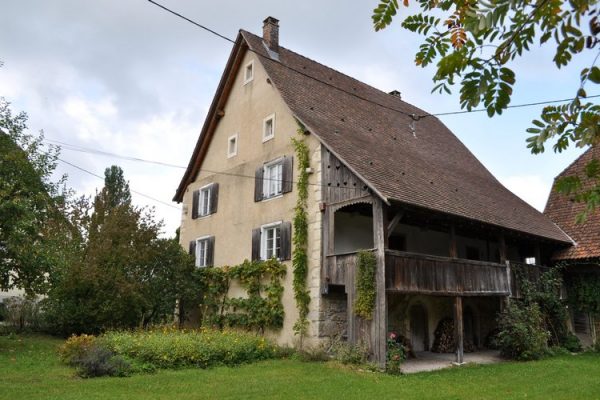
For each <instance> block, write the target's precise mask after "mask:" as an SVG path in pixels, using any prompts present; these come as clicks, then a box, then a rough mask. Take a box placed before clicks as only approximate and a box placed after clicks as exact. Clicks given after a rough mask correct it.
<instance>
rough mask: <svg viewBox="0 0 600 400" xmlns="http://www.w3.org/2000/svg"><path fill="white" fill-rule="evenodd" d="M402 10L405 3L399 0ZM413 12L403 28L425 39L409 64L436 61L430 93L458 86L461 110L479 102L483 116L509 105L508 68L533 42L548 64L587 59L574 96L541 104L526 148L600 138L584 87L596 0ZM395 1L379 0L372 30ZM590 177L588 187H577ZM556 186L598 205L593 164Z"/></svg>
mask: <svg viewBox="0 0 600 400" xmlns="http://www.w3.org/2000/svg"><path fill="white" fill-rule="evenodd" d="M403 5H404V6H406V7H408V5H409V2H408V0H404V1H403ZM418 5H419V8H420V11H421V12H419V13H417V14H414V15H408V16H406V17H404V19H403V20H402V27H403V28H405V29H407V30H409V31H411V32H415V33H418V34H420V35H422V36H423V37H424V41H423V43H422V44H421V46H420V47H419V51H418V52H417V54H416V56H415V64H416V65H418V66H421V67H426V66H428V65H430V64H433V63H436V67H437V70H436V72H435V75H434V76H433V81H434V83H435V86H434V88H433V90H432V91H438V92H440V93H442V92H447V93H450V87H451V86H453V85H455V84H459V85H460V105H461V108H464V109H467V110H472V109H473V108H475V107H478V106H480V105H483V106H484V107H485V109H486V110H487V113H488V115H489V116H490V117H492V116H494V115H496V114H501V113H502V111H503V110H505V109H506V108H507V107H508V106H509V104H510V100H511V95H512V92H513V86H514V85H515V82H516V76H515V73H514V71H513V70H512V69H511V64H512V63H513V62H514V61H515V60H517V59H518V58H520V57H522V56H525V55H526V54H527V52H528V51H529V49H530V47H531V46H533V45H534V44H535V43H536V42H537V43H539V44H540V46H556V50H555V55H554V60H553V61H554V64H555V65H556V66H557V67H558V68H561V67H564V66H566V65H568V64H569V63H570V62H571V61H572V60H573V59H574V57H575V56H578V55H586V54H587V55H589V56H591V57H590V65H589V67H587V68H584V69H583V70H582V71H581V72H580V84H579V85H578V87H576V88H573V94H574V96H575V97H574V99H573V100H572V101H570V102H568V103H565V104H562V105H552V106H548V107H545V108H544V109H543V111H542V114H541V116H540V118H539V119H534V120H533V122H532V125H533V126H532V127H531V128H529V129H528V130H527V132H529V133H530V136H529V137H528V138H527V147H528V148H530V149H531V151H532V153H534V154H537V153H541V152H543V151H544V150H545V145H546V143H547V142H549V141H550V142H552V143H553V144H552V148H553V150H554V151H555V152H561V151H563V150H565V149H566V148H567V147H569V146H570V145H571V144H574V145H575V146H577V147H588V146H594V145H596V144H597V143H598V141H599V140H600V106H599V105H598V104H595V103H594V102H592V101H589V100H588V99H587V91H586V89H587V86H588V85H590V84H592V85H593V84H595V85H597V84H600V69H599V68H598V67H597V66H596V62H597V61H598V58H599V55H600V21H599V20H598V14H599V13H600V10H599V8H598V1H597V0H570V1H566V0H479V1H463V0H418ZM399 8H400V6H399V3H398V1H397V0H379V5H378V6H377V8H375V9H374V10H373V15H372V19H373V23H374V27H375V30H380V29H383V28H385V27H387V26H388V25H390V24H391V23H392V21H393V18H394V16H395V15H396V13H397V11H398V9H399ZM590 179H591V180H592V181H593V182H595V183H594V184H593V185H584V184H583V182H585V181H589V180H590ZM557 188H558V190H560V191H561V192H564V193H566V194H574V195H575V198H576V199H577V200H580V201H584V202H585V203H586V204H587V210H588V212H589V211H591V210H593V209H594V208H595V207H597V206H598V205H600V164H599V163H598V161H597V160H594V161H592V162H591V163H590V165H589V166H588V168H587V171H586V173H585V176H581V177H570V178H567V179H564V180H562V181H560V182H557Z"/></svg>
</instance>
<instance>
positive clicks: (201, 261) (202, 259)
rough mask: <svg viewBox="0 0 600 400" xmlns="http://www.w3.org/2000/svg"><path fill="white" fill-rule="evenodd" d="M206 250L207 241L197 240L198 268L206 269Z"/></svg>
mask: <svg viewBox="0 0 600 400" xmlns="http://www.w3.org/2000/svg"><path fill="white" fill-rule="evenodd" d="M207 249H208V240H207V239H202V240H198V242H197V243H196V265H197V266H198V267H206V258H207V255H208V254H207V252H206V250H207Z"/></svg>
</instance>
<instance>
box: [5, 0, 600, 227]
mask: <svg viewBox="0 0 600 400" xmlns="http://www.w3.org/2000/svg"><path fill="white" fill-rule="evenodd" d="M377 2H378V1H377V0H369V1H366V0H364V1H356V2H354V1H352V2H350V1H328V2H324V1H313V0H303V1H301V2H286V1H281V0H279V1H271V0H269V1H267V0H258V1H252V2H240V1H232V0H221V1H219V2H214V1H206V0H204V1H202V0H201V1H198V0H196V1H192V0H179V1H176V0H163V1H162V4H164V5H165V6H167V7H169V8H172V9H174V10H176V11H177V12H179V13H181V14H183V15H185V16H187V17H189V18H190V19H193V20H195V21H197V22H199V23H202V24H204V25H206V26H208V27H209V28H211V29H213V30H215V31H217V32H219V33H221V34H223V35H225V36H227V37H229V38H233V39H234V38H235V37H236V35H237V32H238V30H239V29H245V30H248V31H250V32H253V33H256V34H259V35H260V34H261V33H262V21H263V20H264V19H265V18H266V17H267V16H273V17H275V18H277V19H279V20H280V32H279V40H280V44H281V45H282V46H284V47H286V48H288V49H291V50H294V51H296V52H298V53H300V54H303V55H305V56H307V57H309V58H311V59H313V60H316V61H319V62H321V63H323V64H325V65H328V66H330V67H332V68H334V69H337V70H338V71H341V72H343V73H345V74H348V75H350V76H353V77H355V78H357V79H359V80H361V81H363V82H366V83H368V84H370V85H372V86H374V87H376V88H378V89H381V90H383V91H386V92H389V91H391V90H399V91H400V92H401V93H402V98H403V100H405V101H407V102H409V103H411V104H414V105H415V106H418V107H420V108H422V109H424V110H425V111H427V112H429V113H440V112H448V111H458V110H460V106H459V101H458V95H457V94H456V93H455V94H453V95H439V94H437V93H435V94H432V93H431V89H432V88H433V86H434V85H433V83H432V80H431V77H432V76H433V72H434V70H433V69H432V68H425V69H423V68H419V67H416V66H415V65H414V54H415V52H416V51H417V49H418V46H419V44H420V41H421V39H420V37H419V36H417V35H415V34H412V33H410V32H408V31H405V30H403V29H402V28H401V27H400V18H397V21H396V22H395V23H393V24H392V26H391V27H389V28H388V29H385V30H383V31H380V32H375V31H374V30H373V28H372V23H371V18H370V16H371V12H372V9H373V8H374V7H375V6H376V5H377ZM2 3H3V4H2V12H1V13H0V27H1V28H0V30H1V31H0V61H2V62H3V63H4V66H3V67H1V68H0V96H2V97H5V98H6V100H8V101H9V102H11V103H12V106H11V108H12V110H13V112H17V111H25V112H27V114H28V115H29V124H28V125H29V129H30V130H31V131H32V132H37V131H40V130H43V131H44V135H45V138H46V139H47V140H49V141H50V140H52V141H55V142H62V143H66V144H68V145H64V146H63V148H62V151H61V156H60V158H61V159H62V160H64V161H66V162H68V163H70V164H73V165H76V166H77V167H79V168H81V169H85V170H87V171H89V172H92V173H94V174H96V175H103V171H104V169H105V168H106V167H108V166H110V165H113V164H116V165H119V166H121V167H122V168H123V170H124V172H125V177H126V179H128V180H129V183H130V187H131V189H132V190H133V191H135V192H134V193H133V200H134V202H135V204H136V205H139V206H148V207H154V208H155V213H156V216H157V218H159V219H162V220H164V235H166V236H172V235H173V234H174V232H175V229H176V228H177V227H178V226H179V224H180V220H181V209H180V205H179V204H176V203H173V202H172V201H171V199H172V198H173V195H174V194H175V189H176V188H177V186H178V184H179V181H180V179H181V177H182V175H183V172H184V169H182V168H181V167H184V166H186V165H187V163H188V162H189V158H190V155H191V153H192V150H193V148H194V145H195V143H196V141H197V139H198V135H199V132H200V130H201V128H202V124H203V122H204V119H205V117H206V113H207V110H208V107H209V105H210V102H211V100H212V97H213V95H214V93H215V90H216V87H217V85H218V82H219V79H220V76H221V74H222V72H223V69H224V67H225V63H226V61H227V57H228V56H229V52H230V50H231V47H232V44H231V43H229V42H227V41H225V40H223V39H220V38H218V37H216V36H213V35H211V34H209V33H207V32H205V31H203V30H201V29H199V28H197V27H195V26H193V25H191V24H189V23H187V22H185V21H183V20H181V19H179V18H177V17H174V16H173V15H170V14H168V13H166V12H165V11H163V10H161V9H159V8H158V7H156V6H155V5H152V4H151V3H150V2H148V1H146V0H127V1H115V0H95V1H81V0H53V1H47V0H19V1H7V0H5V1H3V2H2ZM413 11H415V10H412V9H409V10H406V9H403V10H401V13H409V12H413ZM552 57H553V52H552V48H551V47H548V48H539V47H538V46H534V48H533V49H532V51H531V52H529V53H528V54H526V56H525V57H524V58H523V59H521V60H519V62H518V63H516V64H515V65H514V69H515V72H516V74H517V85H516V88H515V91H514V95H513V98H512V102H511V104H523V103H530V102H539V101H547V100H556V99H564V98H570V97H573V95H574V93H575V91H576V89H577V87H578V85H579V70H581V68H583V67H585V66H587V65H588V64H589V63H591V61H592V60H591V54H586V53H585V52H584V54H582V55H581V56H580V58H577V59H575V60H574V62H573V63H572V65H570V66H569V67H568V68H563V69H561V70H557V69H556V67H554V64H553V63H552ZM588 58H589V59H588ZM455 92H458V88H456V90H455ZM589 94H590V95H591V94H596V93H589ZM542 108H543V106H536V107H526V108H515V109H512V110H507V111H505V112H504V113H503V114H502V115H501V116H497V117H494V118H492V119H490V118H488V117H487V115H486V114H485V113H470V114H460V115H453V116H445V117H440V119H441V120H442V122H443V123H445V124H446V125H447V126H448V127H449V128H450V130H452V132H454V134H455V135H457V136H458V138H459V139H460V140H461V141H462V142H463V143H464V144H465V145H466V146H467V147H468V148H469V149H470V150H471V151H472V152H473V153H474V154H475V156H476V157H477V158H478V159H479V160H480V161H481V162H482V163H483V164H484V165H485V166H486V168H488V169H489V170H490V171H491V172H492V174H494V175H495V176H496V178H497V179H498V180H499V181H500V182H501V183H503V184H504V185H505V186H506V187H508V188H509V189H510V190H512V191H513V192H514V193H516V194H517V195H518V196H520V197H521V198H523V199H524V200H525V201H527V202H528V203H530V204H531V205H532V206H534V207H535V208H537V209H539V210H543V207H544V205H545V202H546V198H547V196H548V193H549V190H550V188H551V185H552V181H553V178H554V177H555V176H556V175H557V174H558V173H560V172H561V171H562V170H563V169H564V168H565V167H566V166H568V165H569V164H570V163H571V162H572V161H573V160H575V158H577V157H578V156H579V155H580V154H581V153H582V150H581V149H574V148H572V149H569V150H567V151H566V152H563V153H561V154H555V153H553V152H552V151H551V149H549V150H547V151H546V153H544V154H542V155H532V154H531V153H530V152H529V150H527V149H526V146H525V139H526V137H527V134H526V132H525V130H526V129H527V128H528V127H529V126H530V123H531V120H532V119H533V118H535V117H536V116H539V114H540V112H541V109H542ZM74 148H79V149H82V148H84V149H93V150H95V151H96V153H89V152H80V151H74V150H73V149H74ZM98 152H110V153H115V154H119V155H123V156H127V157H133V158H139V159H146V160H153V161H159V162H162V163H166V164H171V165H174V166H175V167H171V166H164V165H156V164H150V163H142V162H136V161H130V160H124V159H119V158H114V157H109V156H106V155H102V154H98ZM177 166H179V167H177ZM81 169H78V168H76V167H73V166H72V165H69V164H66V163H63V162H60V163H59V165H58V168H57V171H56V172H57V174H62V173H66V174H67V175H68V184H69V186H70V187H72V188H73V189H75V190H76V191H77V192H78V193H80V194H88V195H92V194H94V193H95V191H96V190H99V189H100V188H101V187H102V185H103V181H102V180H101V179H99V178H97V177H95V176H93V175H91V174H88V173H86V172H83V171H82V170H81ZM151 198H152V199H151ZM155 199H156V200H158V201H156V200H155Z"/></svg>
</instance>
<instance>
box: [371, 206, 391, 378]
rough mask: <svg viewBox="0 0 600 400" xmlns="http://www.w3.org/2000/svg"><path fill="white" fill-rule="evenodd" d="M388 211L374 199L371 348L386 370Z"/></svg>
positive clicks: (377, 361)
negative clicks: (375, 264)
mask: <svg viewBox="0 0 600 400" xmlns="http://www.w3.org/2000/svg"><path fill="white" fill-rule="evenodd" d="M385 216H386V210H385V209H384V205H383V202H382V201H381V199H379V198H374V199H373V244H374V245H375V258H376V259H377V272H376V277H375V286H376V289H377V296H376V299H375V312H374V313H373V320H372V321H371V346H372V351H373V356H374V361H375V362H376V363H377V364H378V365H379V367H380V368H385V362H386V354H387V341H386V338H387V302H386V293H385V242H386V232H385V231H386V228H387V226H386V223H385V222H386V221H387V219H386V218H385Z"/></svg>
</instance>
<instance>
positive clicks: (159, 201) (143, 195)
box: [57, 157, 179, 210]
mask: <svg viewBox="0 0 600 400" xmlns="http://www.w3.org/2000/svg"><path fill="white" fill-rule="evenodd" d="M57 159H58V161H60V162H62V163H64V164H67V165H70V166H71V167H73V168H76V169H78V170H80V171H82V172H85V173H86V174H90V175H92V176H95V177H96V178H99V179H102V180H104V177H103V176H100V175H98V174H95V173H93V172H92V171H89V170H87V169H85V168H83V167H80V166H79V165H75V164H73V163H71V162H69V161H66V160H63V159H62V158H60V157H59V158H57ZM130 190H131V192H132V193H135V194H137V195H139V196H142V197H145V198H147V199H149V200H152V201H155V202H157V203H160V204H163V205H165V206H167V207H171V208H174V209H176V210H179V207H176V206H174V205H173V204H170V203H167V202H165V201H162V200H159V199H157V198H155V197H152V196H149V195H147V194H144V193H142V192H138V191H137V190H133V189H130Z"/></svg>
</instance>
